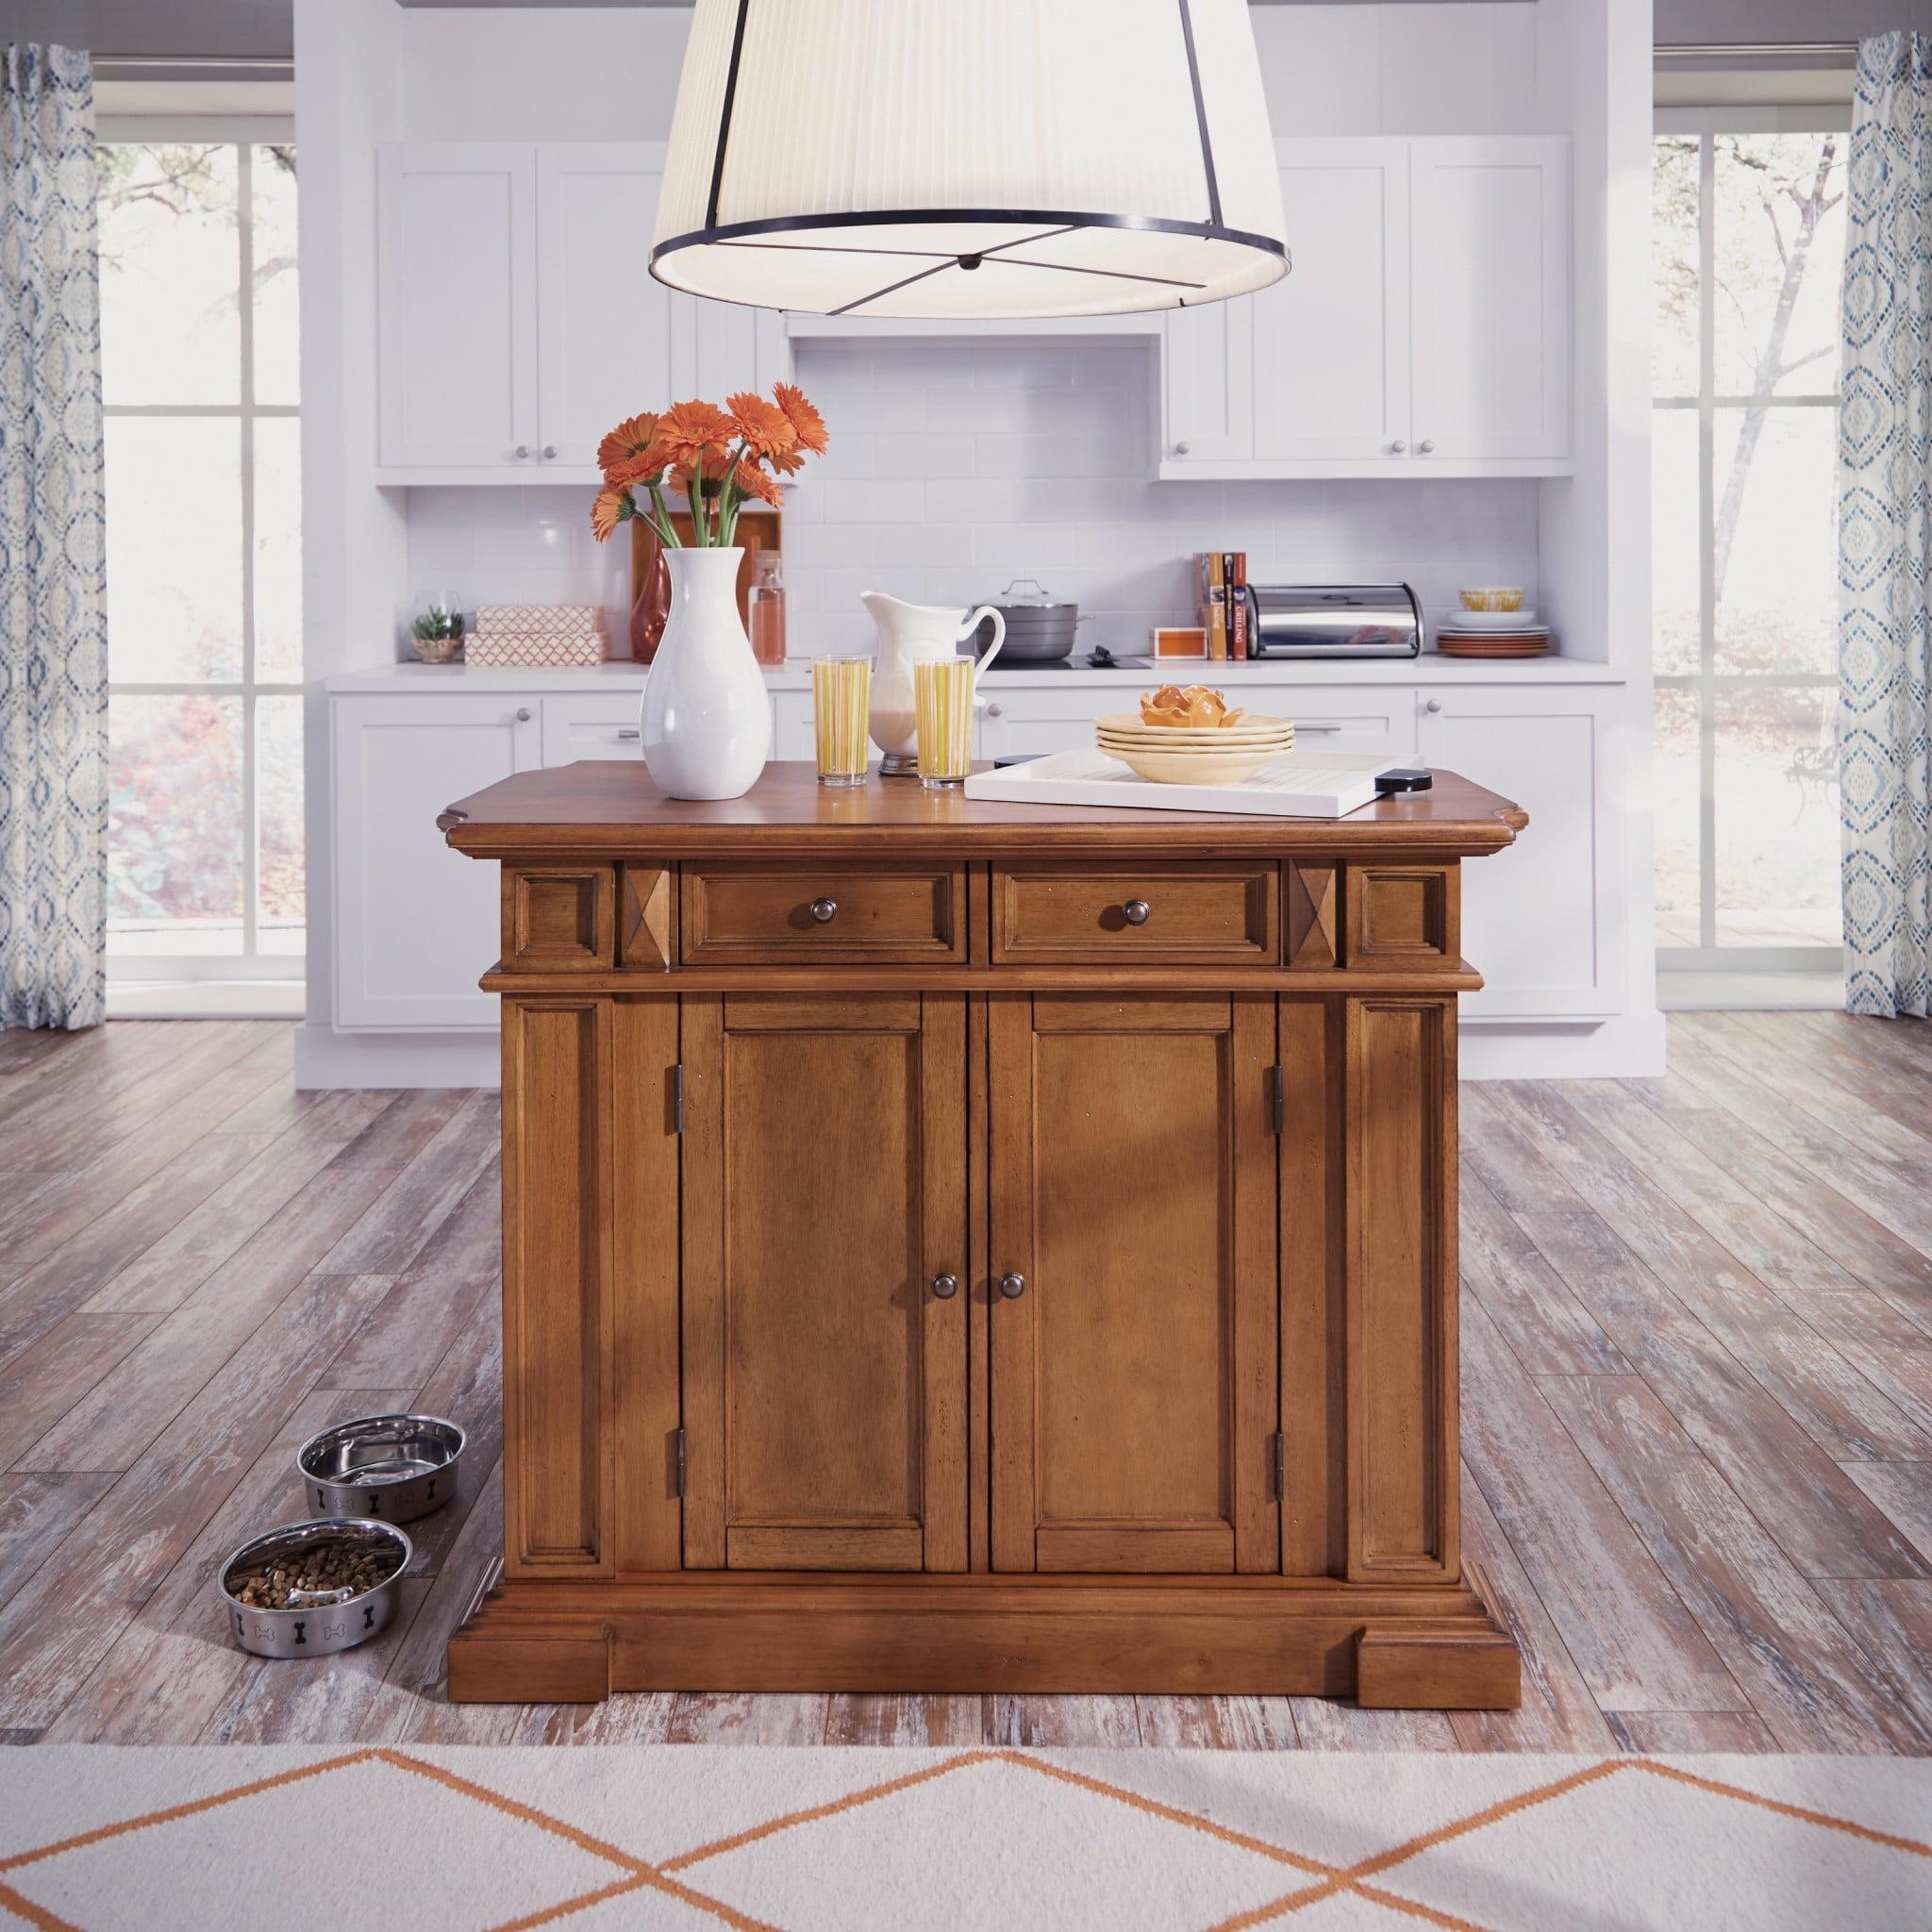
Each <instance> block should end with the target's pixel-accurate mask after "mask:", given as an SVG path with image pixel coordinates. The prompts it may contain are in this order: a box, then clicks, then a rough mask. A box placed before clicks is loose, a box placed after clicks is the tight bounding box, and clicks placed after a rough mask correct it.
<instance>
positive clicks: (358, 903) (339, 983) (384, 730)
mask: <svg viewBox="0 0 1932 1932" xmlns="http://www.w3.org/2000/svg"><path fill="white" fill-rule="evenodd" d="M331 732H332V735H333V741H334V743H333V755H334V766H335V769H334V779H335V876H336V882H337V890H336V935H335V940H336V957H335V1022H336V1024H337V1025H338V1026H345V1027H370V1026H374V1027H433V1028H440V1027H453V1026H483V1027H489V1026H494V1025H495V1024H496V999H495V995H494V994H491V993H484V992H481V991H478V990H477V987H476V974H477V972H478V962H479V961H488V960H491V959H493V958H495V957H496V951H497V926H498V913H497V891H496V880H495V878H494V877H493V876H492V875H491V871H490V868H489V867H488V866H478V865H472V864H471V863H470V862H469V861H468V860H467V859H464V858H461V857H459V856H458V854H457V853H454V852H452V851H451V850H450V849H449V847H448V846H447V845H445V844H444V843H443V839H442V834H441V832H439V831H438V830H437V829H436V816H437V814H438V813H439V812H440V811H441V810H442V808H444V807H445V806H447V805H449V804H451V803H452V802H453V801H454V800H456V799H458V798H466V797H468V796H469V794H470V793H471V792H473V791H481V790H482V788H483V787H484V786H486V785H494V784H495V783H496V782H497V780H498V779H500V778H508V777H509V776H510V775H511V774H513V773H516V772H526V771H531V770H534V769H535V768H536V767H537V766H538V764H539V763H540V762H541V748H542V747H541V726H540V724H539V723H538V711H537V706H536V704H535V703H534V702H531V701H528V700H523V699H519V698H516V697H514V696H510V697H478V696H463V695H456V694H452V695H450V696H441V695H438V696H433V697H432V696H421V697H418V696H413V695H412V696H408V697H384V696H354V697H339V698H336V699H334V700H333V702H332V707H331Z"/></svg>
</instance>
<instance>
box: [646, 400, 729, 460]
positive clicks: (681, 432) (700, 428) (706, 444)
mask: <svg viewBox="0 0 1932 1932" xmlns="http://www.w3.org/2000/svg"><path fill="white" fill-rule="evenodd" d="M737 434H738V425H737V424H736V423H734V422H733V421H732V420H731V418H730V417H729V416H727V415H726V414H725V413H724V410H723V409H721V408H719V407H718V406H717V404H715V403H704V402H695V401H693V402H689V403H674V404H672V406H671V407H670V408H668V409H667V410H665V412H664V413H663V415H662V416H660V417H659V418H658V442H659V443H660V444H661V445H662V446H663V449H664V453H665V455H666V456H667V457H669V458H670V459H671V460H672V461H673V462H674V463H676V464H678V465H680V466H681V467H689V466H690V465H691V464H694V463H703V464H704V465H706V466H707V467H708V466H709V465H711V464H712V463H714V462H717V461H719V460H721V459H722V458H724V454H725V452H726V450H727V449H728V448H729V447H730V445H731V441H732V439H733V437H735V436H736V435H737Z"/></svg>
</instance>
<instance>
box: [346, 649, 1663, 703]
mask: <svg viewBox="0 0 1932 1932" xmlns="http://www.w3.org/2000/svg"><path fill="white" fill-rule="evenodd" d="M647 669H648V667H647V666H645V665H642V664H635V663H632V662H630V661H629V660H627V659H626V660H623V661H619V662H613V663H609V664H598V665H594V666H588V667H583V668H579V669H575V670H559V671H543V670H519V669H517V668H515V667H514V666H503V667H497V666H491V667H490V668H488V669H475V670H473V669H472V668H471V667H470V666H469V665H467V664H390V665H384V666H381V667H379V668H375V669H371V670H367V671H341V672H338V673H337V674H336V675H334V676H333V677H330V678H328V679H326V680H325V684H324V689H325V690H326V691H369V692H374V691H386V692H389V693H390V694H391V695H394V694H396V693H399V692H406V691H425V692H427V691H441V692H452V691H475V692H478V693H485V692H496V691H524V692H530V693H535V694H537V695H541V694H542V693H544V692H556V693H558V694H561V693H563V692H566V691H635V690H639V689H641V687H642V685H643V681H644V677H645V675H646V672H647ZM1157 675H1158V681H1160V682H1163V683H1175V684H1185V683H1212V684H1218V685H1223V686H1226V687H1229V688H1235V687H1239V686H1241V685H1245V684H1253V685H1261V686H1266V687H1270V688H1276V689H1279V688H1287V689H1294V688H1296V687H1303V686H1317V685H1325V684H1347V685H1391V686H1393V687H1394V688H1395V689H1397V690H1405V689H1407V688H1409V687H1411V686H1414V685H1418V684H1430V685H1436V684H1441V685H1450V684H1531V685H1534V684H1563V685H1579V684H1586V685H1587V684H1600V685H1620V684H1626V683H1628V682H1629V679H1628V677H1627V676H1626V675H1625V674H1624V672H1622V671H1618V670H1613V669H1612V668H1611V667H1610V666H1609V665H1607V664H1592V663H1589V662H1586V661H1585V660H1584V659H1582V658H1563V657H1554V658H1526V659H1524V660H1522V661H1520V662H1519V661H1513V660H1508V659H1505V660H1502V661H1491V660H1487V659H1472V658H1444V657H1442V656H1441V655H1440V654H1439V653H1437V652H1435V651H1424V653H1423V655H1422V656H1421V657H1420V658H1359V659H1352V658H1268V659H1265V660H1264V661H1262V662H1259V663H1245V664H1225V663H1224V664H1208V663H1206V662H1204V661H1202V660H1201V659H1198V658H1196V659H1185V658H1170V659H1169V660H1168V661H1167V662H1166V663H1164V664H1161V665H1159V666H1158V667H1155V666H1148V667H1146V668H1144V669H1141V668H1133V667H1128V668H1123V669H1121V670H1116V671H1096V670H1093V669H1091V668H1089V669H1085V670H1066V671H1007V670H1002V669H1001V668H1000V667H999V666H998V665H997V664H995V665H994V666H993V668H992V669H991V671H989V672H988V673H987V674H986V689H987V690H989V691H997V690H1008V691H1011V690H1018V689H1021V688H1023V687H1024V686H1028V685H1039V686H1041V688H1042V689H1044V690H1048V691H1052V690H1056V689H1065V688H1066V687H1067V686H1070V685H1085V684H1091V685H1096V686H1102V685H1116V684H1118V685H1136V686H1145V685H1148V684H1151V683H1153V682H1155V681H1156V679H1157ZM765 682H766V684H767V685H769V686H770V687H771V689H772V690H774V691H805V690H808V688H809V687H810V684H811V666H810V663H809V660H808V659H806V658H792V659H791V661H789V662H788V663H785V664H774V665H771V666H768V667H767V669H766V671H765Z"/></svg>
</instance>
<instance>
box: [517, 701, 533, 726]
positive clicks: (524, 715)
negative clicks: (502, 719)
mask: <svg viewBox="0 0 1932 1932" xmlns="http://www.w3.org/2000/svg"><path fill="white" fill-rule="evenodd" d="M529 722H530V708H529V706H528V705H519V706H518V707H517V723H518V724H528V723H529Z"/></svg>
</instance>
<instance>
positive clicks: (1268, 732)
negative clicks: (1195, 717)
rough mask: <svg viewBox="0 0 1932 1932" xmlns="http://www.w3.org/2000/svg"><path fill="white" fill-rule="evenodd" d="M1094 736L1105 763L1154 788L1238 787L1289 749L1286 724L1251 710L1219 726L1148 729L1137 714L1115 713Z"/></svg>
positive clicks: (1102, 721)
mask: <svg viewBox="0 0 1932 1932" xmlns="http://www.w3.org/2000/svg"><path fill="white" fill-rule="evenodd" d="M1093 731H1094V739H1095V741H1096V742H1097V743H1098V744H1099V746H1100V749H1101V750H1102V751H1104V752H1105V753H1106V754H1107V755H1108V758H1118V759H1120V761H1121V763H1122V764H1124V765H1125V766H1126V767H1127V768H1128V769H1129V770H1130V771H1132V772H1133V773H1134V774H1136V775H1137V776H1139V777H1142V778H1149V779H1152V780H1153V781H1154V782H1155V783H1156V784H1158V785H1238V784H1240V783H1241V780H1242V779H1243V778H1252V777H1253V776H1254V775H1255V774H1256V773H1257V772H1258V771H1259V770H1260V769H1261V767H1262V766H1263V765H1265V764H1266V763H1267V762H1268V760H1269V759H1270V758H1282V757H1284V756H1285V755H1286V754H1287V753H1289V752H1291V751H1292V750H1293V749H1294V725H1293V724H1292V723H1291V721H1290V720H1288V719H1286V718H1261V717H1257V716H1256V715H1255V713H1254V712H1252V711H1249V712H1246V713H1244V714H1243V715H1242V716H1241V717H1240V718H1239V719H1237V720H1236V721H1235V722H1234V723H1233V724H1223V725H1219V726H1215V725H1194V724H1147V723H1146V722H1145V721H1144V720H1143V719H1142V718H1141V715H1140V714H1139V713H1138V712H1136V711H1116V712H1114V713H1112V714H1111V715H1109V716H1108V717H1105V718H1100V719H1096V720H1095V721H1094V726H1093Z"/></svg>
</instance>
